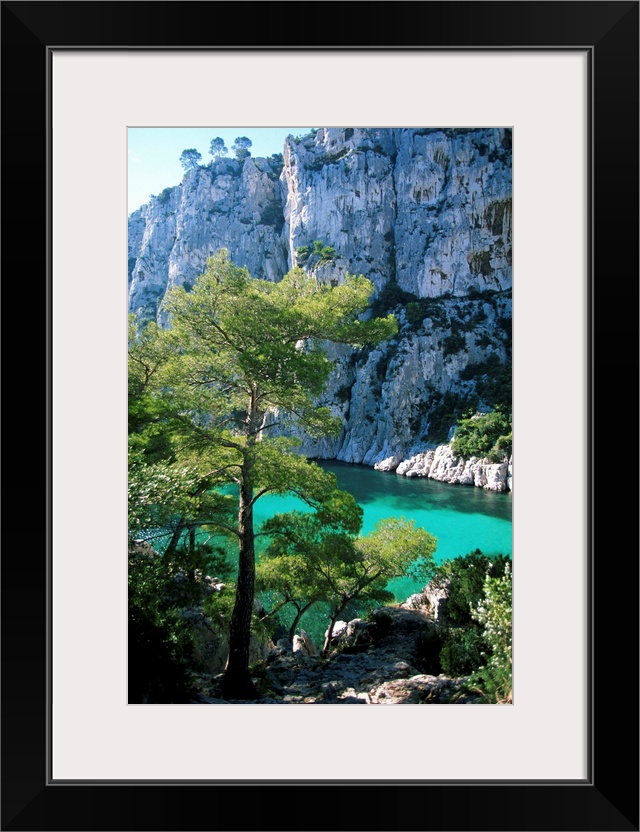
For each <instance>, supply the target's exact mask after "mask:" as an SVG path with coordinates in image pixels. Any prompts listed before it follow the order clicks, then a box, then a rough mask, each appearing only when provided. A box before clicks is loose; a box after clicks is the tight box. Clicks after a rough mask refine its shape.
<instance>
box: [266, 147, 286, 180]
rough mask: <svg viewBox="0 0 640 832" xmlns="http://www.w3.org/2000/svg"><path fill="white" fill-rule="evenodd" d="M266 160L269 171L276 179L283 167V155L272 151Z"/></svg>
mask: <svg viewBox="0 0 640 832" xmlns="http://www.w3.org/2000/svg"><path fill="white" fill-rule="evenodd" d="M267 161H268V162H269V164H270V165H271V171H272V173H273V176H274V178H276V179H277V178H278V176H280V174H281V173H282V169H283V167H284V157H283V155H282V153H274V154H273V155H272V156H268V157H267Z"/></svg>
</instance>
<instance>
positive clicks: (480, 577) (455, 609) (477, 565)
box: [437, 549, 511, 627]
mask: <svg viewBox="0 0 640 832" xmlns="http://www.w3.org/2000/svg"><path fill="white" fill-rule="evenodd" d="M510 562H511V559H510V558H509V557H508V556H506V555H485V554H483V553H482V552H481V551H480V549H474V550H473V552H469V554H467V555H465V556H464V557H459V558H453V559H448V560H446V561H444V563H442V564H440V566H439V567H438V569H437V575H438V578H439V579H440V580H448V581H449V582H450V587H449V594H448V598H447V619H448V620H449V621H450V622H451V623H452V624H455V625H456V626H465V627H466V626H469V625H471V624H472V623H473V621H474V619H473V616H472V613H471V610H472V609H475V607H477V605H478V603H479V602H480V600H481V599H482V598H483V597H484V581H485V578H486V576H487V575H491V576H494V577H496V576H501V575H503V574H504V573H505V570H506V569H507V568H508V566H509V564H510Z"/></svg>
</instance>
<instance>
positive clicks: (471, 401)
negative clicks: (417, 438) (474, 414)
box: [427, 391, 477, 443]
mask: <svg viewBox="0 0 640 832" xmlns="http://www.w3.org/2000/svg"><path fill="white" fill-rule="evenodd" d="M476 404H477V399H476V398H474V397H469V396H464V395H461V394H459V393H452V392H451V391H447V392H446V393H445V394H444V395H442V394H437V393H436V394H433V395H432V396H431V397H430V400H429V402H428V407H427V413H428V414H429V439H430V440H431V441H432V442H438V443H441V442H446V441H447V437H448V435H449V430H450V429H451V426H452V425H455V423H456V422H457V421H458V419H459V418H460V417H461V416H462V415H463V414H464V413H467V412H468V411H469V409H471V410H473V409H474V408H475V406H476Z"/></svg>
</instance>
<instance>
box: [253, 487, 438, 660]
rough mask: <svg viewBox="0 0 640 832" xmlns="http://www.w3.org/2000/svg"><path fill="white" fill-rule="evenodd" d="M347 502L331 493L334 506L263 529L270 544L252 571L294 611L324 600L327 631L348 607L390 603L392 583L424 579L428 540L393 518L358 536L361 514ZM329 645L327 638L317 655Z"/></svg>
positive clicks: (430, 548)
mask: <svg viewBox="0 0 640 832" xmlns="http://www.w3.org/2000/svg"><path fill="white" fill-rule="evenodd" d="M349 496H350V495H344V494H341V492H337V494H336V495H335V499H336V502H335V503H334V505H333V506H329V505H328V504H325V505H324V506H323V507H322V510H321V511H319V512H318V513H317V514H316V515H312V514H305V513H302V512H291V513H289V514H281V515H276V516H275V517H273V518H271V519H270V520H269V521H267V523H266V524H265V531H266V532H268V533H269V534H270V535H271V538H272V540H271V544H270V546H269V547H268V549H267V552H266V555H265V559H264V561H263V564H262V565H261V568H260V569H261V571H260V573H259V574H260V579H261V582H262V583H261V585H262V586H263V587H266V588H269V589H271V590H275V591H276V592H278V593H279V595H280V598H281V599H283V602H284V603H288V602H294V603H295V606H296V608H297V609H298V610H301V609H303V608H304V611H306V609H308V607H309V606H310V605H311V604H313V603H315V602H316V601H320V600H322V601H325V602H327V603H328V604H329V605H330V610H331V612H330V618H331V621H330V624H329V628H328V633H330V632H331V631H332V629H333V624H334V623H335V621H336V620H337V619H338V617H339V616H340V615H341V614H342V612H343V611H344V610H345V609H346V608H347V606H348V605H349V604H351V603H353V602H354V601H356V600H357V601H358V603H359V604H360V605H364V606H366V605H368V604H371V603H380V602H386V601H390V600H392V598H393V596H392V594H391V593H390V592H388V590H386V584H387V583H388V582H389V580H391V579H392V578H394V577H398V576H400V575H406V574H412V576H414V577H416V576H419V577H420V579H423V580H427V579H428V577H429V576H430V575H431V574H432V571H433V554H434V552H435V549H436V539H435V537H433V535H431V534H429V533H428V532H426V531H425V530H424V529H421V528H418V527H416V525H415V523H414V521H412V520H411V521H407V520H405V519H404V518H403V517H400V518H389V519H386V520H381V521H380V522H379V523H378V524H377V525H376V527H375V529H374V531H373V532H370V533H369V534H367V535H365V536H364V537H358V536H357V532H358V531H359V529H360V525H361V522H362V520H361V518H362V510H361V509H360V508H359V507H358V506H357V505H356V504H355V502H354V503H353V505H351V504H350V503H349V501H348V500H347V498H348V497H349ZM345 512H346V513H345ZM329 644H330V637H329V635H328V634H327V637H326V639H325V644H324V647H323V653H326V652H327V650H328V647H329Z"/></svg>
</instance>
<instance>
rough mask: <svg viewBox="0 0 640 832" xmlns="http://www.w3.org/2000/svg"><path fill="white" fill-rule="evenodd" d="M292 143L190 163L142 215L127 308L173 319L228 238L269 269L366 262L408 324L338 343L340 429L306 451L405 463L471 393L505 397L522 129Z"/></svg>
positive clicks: (313, 138)
mask: <svg viewBox="0 0 640 832" xmlns="http://www.w3.org/2000/svg"><path fill="white" fill-rule="evenodd" d="M283 155H284V167H283V168H282V171H280V170H279V166H278V165H277V162H276V161H274V160H273V159H271V160H265V159H253V158H250V159H247V160H246V161H245V162H240V161H237V160H224V159H221V160H218V161H216V162H214V163H212V164H211V165H209V166H208V167H202V168H198V169H196V170H193V171H190V172H189V173H187V174H186V175H185V177H184V180H183V182H182V184H181V185H179V186H176V187H175V188H169V189H166V190H165V191H163V193H162V194H160V195H159V196H157V197H154V198H153V199H152V200H151V202H150V203H149V204H148V205H146V206H144V207H143V208H141V209H140V210H139V211H136V212H134V213H133V214H132V215H131V217H130V219H129V273H130V278H129V279H130V309H131V310H132V311H135V312H136V313H138V314H139V315H140V316H141V317H143V318H153V317H158V318H159V320H161V321H162V299H163V297H164V294H165V292H166V291H167V289H168V288H170V287H171V286H173V285H176V284H187V285H189V284H190V283H192V282H193V281H194V279H195V278H196V277H197V275H198V274H200V273H201V272H202V271H203V269H204V264H205V261H206V258H207V257H208V256H209V255H210V254H212V253H213V252H215V251H217V250H218V249H219V248H221V247H225V248H227V249H228V250H229V253H230V256H231V258H232V260H233V261H234V262H235V263H237V264H238V265H246V266H247V267H248V268H249V270H250V272H251V273H252V275H254V276H255V277H260V278H264V279H266V280H278V279H279V278H280V277H281V276H282V275H283V274H284V273H285V272H286V271H287V270H288V269H289V268H290V267H291V266H294V265H300V266H302V267H303V268H304V269H306V270H307V271H310V272H314V273H315V274H316V275H317V276H318V278H319V279H320V280H324V281H331V282H340V281H341V279H342V278H343V276H344V274H345V273H347V272H351V273H358V274H364V275H365V277H367V278H369V279H370V280H371V281H372V282H373V284H374V286H375V299H374V302H373V307H372V311H373V313H374V314H388V313H389V312H394V314H395V315H396V316H397V318H398V320H399V323H400V331H399V333H398V335H397V336H396V337H395V338H394V339H392V340H391V341H389V342H387V343H386V344H384V345H382V346H380V347H378V348H376V349H371V350H368V349H365V350H360V351H353V350H350V349H346V348H340V347H335V346H332V347H331V348H330V349H331V352H332V357H333V358H334V360H335V362H336V367H335V372H334V373H333V376H332V379H331V382H330V384H329V387H328V389H327V391H326V395H325V397H324V398H325V403H327V404H329V405H330V406H331V408H332V410H333V411H334V412H335V413H337V414H339V415H340V416H341V419H342V422H343V430H342V432H341V434H340V436H339V437H338V438H337V439H332V440H321V441H319V442H311V441H310V440H307V439H304V441H303V446H302V451H303V452H305V453H306V454H308V455H309V456H316V457H323V458H336V459H340V460H343V461H345V462H361V463H365V464H368V465H375V464H378V466H382V467H384V464H385V463H387V467H388V469H389V470H393V469H394V468H395V467H397V465H398V464H399V463H400V462H401V461H404V460H407V459H410V458H411V457H412V456H415V455H416V454H419V453H425V452H426V451H427V450H429V449H433V448H435V447H436V446H437V445H438V444H439V443H442V442H444V441H446V439H447V434H448V432H449V429H450V427H451V425H453V424H454V423H455V421H456V418H457V417H458V416H459V415H460V414H461V412H462V411H463V410H464V409H466V408H467V407H468V406H470V405H473V406H479V407H480V408H482V407H483V406H485V407H491V406H493V405H494V404H495V403H496V389H495V384H494V383H493V381H492V379H493V377H494V375H495V371H496V369H497V368H501V367H502V368H504V367H506V366H507V365H508V362H509V361H510V349H511V245H512V220H511V217H512V214H511V190H512V186H511V131H510V130H507V129H480V130H472V129H442V130H441V129H434V128H428V129H389V128H384V129H360V128H346V129H337V128H330V129H329V128H322V129H320V130H318V131H316V132H314V133H312V134H310V135H308V136H305V137H302V138H300V139H294V138H292V137H291V138H290V139H288V140H287V143H286V144H285V148H284V154H283ZM502 394H504V390H503V391H502ZM389 460H390V462H388V461H389ZM469 479H471V480H472V481H473V482H476V480H477V479H478V478H477V477H475V475H474V476H472V477H467V476H466V475H465V476H463V477H462V479H460V480H459V481H461V482H463V481H464V482H466V481H467V480H469ZM480 479H481V478H480ZM506 481H507V480H506V479H505V480H504V482H506ZM476 484H478V483H477V482H476ZM483 487H491V486H487V485H486V483H485V484H484V485H483ZM496 490H501V489H500V488H498V489H496Z"/></svg>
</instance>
